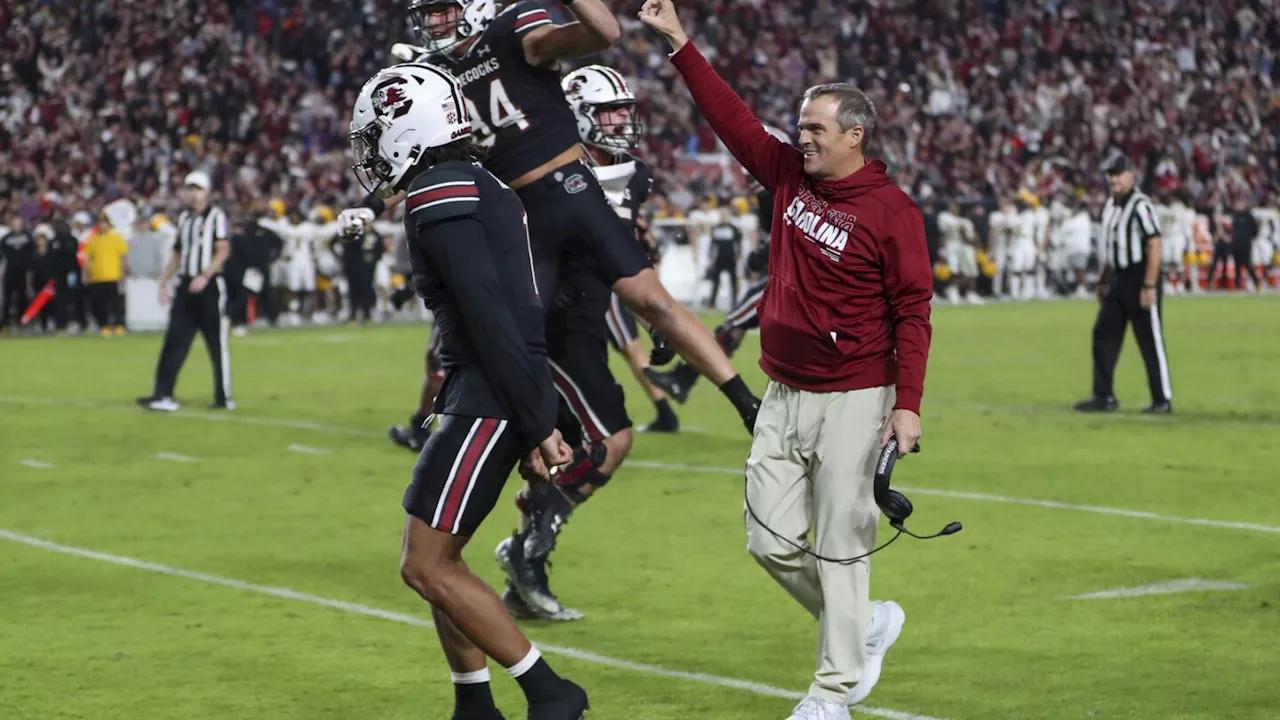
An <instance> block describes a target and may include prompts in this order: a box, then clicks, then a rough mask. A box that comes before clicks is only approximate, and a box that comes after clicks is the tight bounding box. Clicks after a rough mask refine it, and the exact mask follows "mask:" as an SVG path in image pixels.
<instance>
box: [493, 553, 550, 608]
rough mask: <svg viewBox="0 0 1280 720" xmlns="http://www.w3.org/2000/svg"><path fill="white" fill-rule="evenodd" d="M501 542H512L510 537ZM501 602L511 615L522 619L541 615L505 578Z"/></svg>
mask: <svg viewBox="0 0 1280 720" xmlns="http://www.w3.org/2000/svg"><path fill="white" fill-rule="evenodd" d="M502 542H503V543H509V542H512V540H511V538H507V539H506V540H503V541H502ZM502 604H503V605H505V606H507V612H509V613H511V617H516V618H521V619H523V620H538V619H540V617H541V616H539V615H538V612H537V611H536V610H534V609H533V608H531V607H529V603H527V602H525V601H524V598H522V597H520V593H518V592H516V586H515V585H512V584H511V581H510V580H507V587H506V588H505V589H504V590H503V591H502Z"/></svg>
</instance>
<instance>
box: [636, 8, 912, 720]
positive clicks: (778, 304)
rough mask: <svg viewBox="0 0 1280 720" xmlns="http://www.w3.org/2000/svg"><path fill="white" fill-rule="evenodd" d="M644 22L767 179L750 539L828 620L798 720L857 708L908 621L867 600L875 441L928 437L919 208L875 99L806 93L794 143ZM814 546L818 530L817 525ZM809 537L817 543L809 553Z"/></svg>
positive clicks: (841, 91)
mask: <svg viewBox="0 0 1280 720" xmlns="http://www.w3.org/2000/svg"><path fill="white" fill-rule="evenodd" d="M640 19H641V20H642V21H643V22H644V23H645V24H647V25H649V26H650V27H653V28H654V29H655V30H657V31H658V32H660V33H662V34H663V35H665V36H666V38H667V40H668V41H670V43H671V46H672V47H673V48H674V49H675V52H674V53H673V54H672V57H671V62H672V63H673V64H674V65H675V67H676V68H677V69H678V70H679V71H680V74H681V75H682V76H684V80H685V83H686V84H688V86H689V90H690V92H691V93H692V94H693V99H694V101H695V102H696V103H697V104H698V109H699V110H701V111H702V114H703V115H704V116H706V118H707V120H708V121H709V122H710V123H711V127H712V128H713V129H714V130H715V131H716V134H717V135H719V136H720V139H722V140H724V143H725V145H727V146H728V147H729V151H730V152H732V153H733V154H734V156H735V157H737V158H738V160H739V161H740V162H741V163H742V164H743V166H745V167H746V169H747V171H748V172H750V173H751V174H752V175H754V176H755V178H756V179H757V180H759V181H760V183H761V184H762V185H764V186H765V188H767V189H768V190H769V191H770V192H772V193H773V200H774V215H773V217H774V220H773V228H772V232H771V237H772V241H771V244H770V249H769V270H770V273H771V274H770V276H769V283H768V285H767V286H766V287H765V291H764V295H763V297H762V299H761V301H760V351H761V352H760V367H761V368H763V369H764V371H765V373H766V374H767V375H768V376H769V379H770V382H769V389H768V391H766V392H765V396H764V400H763V401H762V403H761V406H760V413H759V416H758V418H757V420H756V425H755V436H754V440H753V442H752V445H751V455H750V457H748V458H747V465H746V480H747V492H746V494H747V519H746V530H747V547H748V549H749V551H750V552H751V554H752V556H754V557H755V559H756V561H757V562H759V563H760V565H761V566H763V567H764V569H765V570H766V571H768V573H769V574H770V575H771V576H773V579H774V580H775V581H776V582H777V583H778V584H779V585H781V586H782V587H783V588H785V589H786V591H787V592H788V594H790V595H791V596H792V597H793V598H795V599H796V600H797V601H798V602H799V603H800V604H801V605H802V606H803V607H804V608H805V610H807V611H808V612H809V613H810V614H812V615H813V616H814V618H815V619H816V620H817V621H818V627H819V635H820V638H819V641H818V646H819V648H820V650H819V653H818V657H819V660H818V671H817V673H816V675H815V678H814V682H813V685H812V686H810V688H809V693H808V695H807V697H805V699H804V700H803V701H801V703H800V705H799V706H798V707H797V708H796V710H795V713H794V714H793V715H792V716H791V720H800V719H803V718H823V719H824V720H848V718H849V710H848V708H847V705H849V704H853V703H857V702H860V701H861V700H862V699H863V698H865V697H866V696H867V694H868V693H870V692H871V688H872V687H874V686H875V684H876V681H877V680H878V679H879V676H880V665H881V661H882V660H883V658H884V655H885V652H886V651H887V650H888V649H889V646H890V645H892V644H893V642H894V641H895V640H896V639H897V637H898V633H899V632H901V630H902V624H903V620H904V618H905V615H904V613H903V610H902V608H901V607H900V606H898V605H897V604H896V603H892V602H887V603H876V604H874V605H873V604H872V603H871V602H870V573H871V569H870V564H869V563H868V562H867V559H866V556H867V555H868V554H870V552H871V551H872V548H873V547H874V545H875V538H876V527H877V525H878V520H879V511H878V509H877V502H876V497H875V492H874V475H875V467H876V461H877V458H878V456H879V455H880V449H879V448H881V447H883V446H884V445H885V444H886V443H887V442H888V440H889V438H890V437H891V436H896V438H897V442H898V448H899V452H900V453H907V452H910V451H911V450H912V449H913V448H915V447H916V441H917V440H918V439H919V438H920V415H919V413H920V399H921V396H922V395H923V393H924V374H925V364H926V360H927V358H928V354H929V340H930V334H931V327H930V324H929V301H930V300H931V299H932V296H933V272H932V268H931V266H930V263H929V250H928V248H927V246H926V244H925V237H924V219H923V218H922V217H921V215H920V210H919V209H918V208H917V207H916V205H915V203H914V202H912V201H911V198H909V197H907V195H906V193H904V192H902V190H900V189H898V187H897V186H895V185H894V184H893V182H892V181H891V180H890V179H889V178H888V176H887V175H885V164H884V163H883V162H880V161H879V160H871V161H868V160H867V159H866V158H865V157H864V156H863V149H864V148H865V147H866V141H867V138H868V137H869V136H870V135H871V133H872V131H873V130H874V129H875V124H876V109H875V106H874V105H873V104H872V103H871V101H870V100H868V99H867V96H866V95H865V94H864V93H863V92H862V91H861V90H859V89H858V88H856V87H854V86H852V85H848V84H845V83H831V84H827V85H817V86H815V87H811V88H809V89H808V90H806V91H805V93H804V98H803V102H802V104H801V106H800V117H799V123H798V128H799V132H800V138H799V148H796V147H793V146H791V145H789V144H787V143H785V142H782V141H780V140H778V139H776V138H774V137H773V136H771V135H770V134H769V133H768V132H766V131H765V129H764V127H763V126H762V125H761V124H760V120H759V119H757V118H756V116H755V115H754V114H753V113H752V112H751V110H750V109H749V108H747V106H746V104H745V103H743V101H742V98H740V97H738V95H737V93H735V92H734V91H733V90H732V89H731V88H730V87H729V86H728V85H727V84H726V83H725V82H724V80H722V79H721V78H720V76H719V75H717V74H716V72H715V70H713V69H712V68H711V66H710V65H709V64H708V63H707V61H706V59H705V58H703V57H702V54H701V53H699V52H698V49H697V48H696V47H694V46H693V43H691V42H689V38H688V36H687V35H686V34H685V32H684V30H683V29H682V28H681V27H680V20H679V18H677V17H676V11H675V8H674V7H673V6H672V4H671V0H648V2H646V3H645V4H644V7H643V9H642V10H641V12H640ZM811 528H812V531H813V535H812V537H813V543H812V545H810V544H809V543H808V537H809V532H810V529H811ZM810 548H812V549H810Z"/></svg>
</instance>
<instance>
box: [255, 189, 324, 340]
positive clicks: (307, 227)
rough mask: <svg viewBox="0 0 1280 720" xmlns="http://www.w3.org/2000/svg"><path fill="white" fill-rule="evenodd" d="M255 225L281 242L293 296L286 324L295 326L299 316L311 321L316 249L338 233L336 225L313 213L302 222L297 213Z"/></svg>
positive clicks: (287, 285)
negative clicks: (268, 231)
mask: <svg viewBox="0 0 1280 720" xmlns="http://www.w3.org/2000/svg"><path fill="white" fill-rule="evenodd" d="M258 224H259V225H261V226H262V227H264V228H266V229H267V230H270V231H271V232H273V233H275V234H276V235H279V236H280V239H281V240H283V241H284V252H283V254H282V255H281V261H283V263H284V268H285V287H286V288H288V290H289V293H290V295H291V296H292V297H291V298H290V299H289V311H290V312H289V316H288V318H289V321H290V322H292V323H294V324H297V322H298V319H299V314H301V316H302V317H304V318H308V319H310V318H311V315H312V312H313V311H315V310H316V309H317V306H316V294H315V293H316V256H317V248H318V247H319V246H320V244H322V243H326V242H327V241H328V240H330V239H332V238H333V237H334V236H335V235H336V234H337V225H335V224H333V223H323V222H320V218H319V217H318V216H317V215H315V214H314V213H313V216H312V218H311V219H309V220H303V219H302V215H301V214H300V213H298V212H297V211H296V210H295V211H294V212H292V213H290V214H288V215H286V216H285V217H282V218H261V219H259V220H258Z"/></svg>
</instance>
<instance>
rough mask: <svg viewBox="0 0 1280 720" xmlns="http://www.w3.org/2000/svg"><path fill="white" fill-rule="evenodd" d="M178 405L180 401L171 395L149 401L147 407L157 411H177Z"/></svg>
mask: <svg viewBox="0 0 1280 720" xmlns="http://www.w3.org/2000/svg"><path fill="white" fill-rule="evenodd" d="M178 407H179V406H178V402H177V401H176V400H174V399H173V398H171V397H164V398H156V399H155V400H152V401H151V402H150V403H147V409H149V410H155V411H156V412H177V411H178Z"/></svg>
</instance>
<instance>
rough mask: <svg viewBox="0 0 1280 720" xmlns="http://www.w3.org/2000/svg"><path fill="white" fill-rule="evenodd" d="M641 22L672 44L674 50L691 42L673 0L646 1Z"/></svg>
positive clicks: (641, 11)
mask: <svg viewBox="0 0 1280 720" xmlns="http://www.w3.org/2000/svg"><path fill="white" fill-rule="evenodd" d="M640 22H642V23H644V24H645V25H648V26H649V27H651V28H653V29H654V30H657V31H658V32H659V33H660V34H661V35H662V36H663V37H665V38H666V39H667V42H669V43H671V49H672V50H679V49H680V48H682V47H684V46H685V43H687V42H689V36H688V35H686V34H685V32H684V28H683V27H681V26H680V18H679V17H677V16H676V6H675V5H674V4H672V2H671V0H645V3H644V7H642V8H640Z"/></svg>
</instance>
